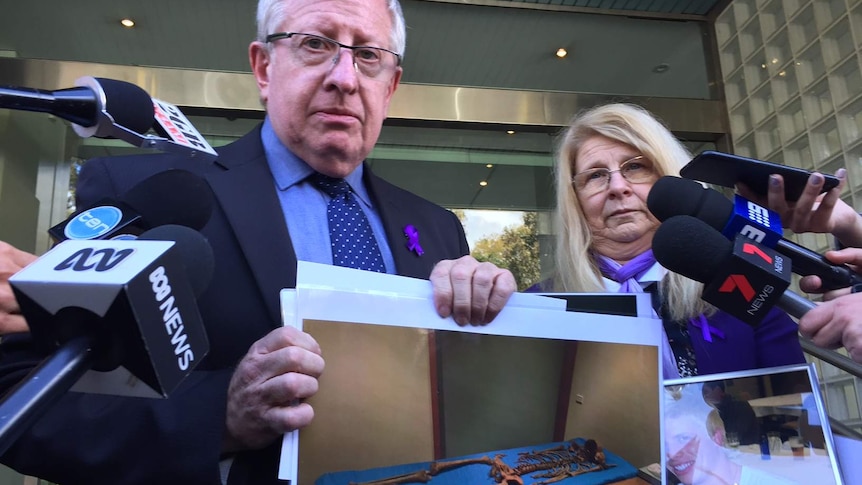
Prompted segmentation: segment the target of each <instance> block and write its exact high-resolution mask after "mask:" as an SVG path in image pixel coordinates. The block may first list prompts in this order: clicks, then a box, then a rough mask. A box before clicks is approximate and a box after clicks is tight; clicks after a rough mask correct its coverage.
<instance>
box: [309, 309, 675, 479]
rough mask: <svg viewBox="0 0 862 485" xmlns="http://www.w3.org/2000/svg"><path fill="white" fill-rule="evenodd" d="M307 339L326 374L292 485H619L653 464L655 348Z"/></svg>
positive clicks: (473, 339)
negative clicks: (582, 481)
mask: <svg viewBox="0 0 862 485" xmlns="http://www.w3.org/2000/svg"><path fill="white" fill-rule="evenodd" d="M304 328H305V329H306V331H307V332H309V333H310V334H311V335H312V336H313V337H314V338H315V339H316V340H317V341H318V342H320V344H321V346H322V347H324V348H326V349H327V368H326V370H325V373H324V375H323V376H322V377H321V379H320V390H319V392H318V394H317V395H315V396H314V397H313V398H312V399H311V400H310V403H311V404H312V406H313V407H314V409H315V422H314V424H313V425H312V426H309V427H308V428H307V429H304V430H303V431H302V432H301V433H300V436H299V460H298V465H299V483H300V484H306V483H308V484H312V483H314V484H316V485H335V484H341V485H346V484H348V483H353V484H356V485H359V484H362V485H396V484H408V483H430V484H432V485H447V484H449V485H454V484H459V485H460V484H464V483H471V484H472V483H487V484H488V485H493V484H507V485H530V484H546V483H547V484H550V483H563V484H577V483H578V481H577V480H578V478H579V477H582V476H584V475H595V476H597V477H600V476H601V475H600V474H605V476H606V477H607V478H606V480H607V481H603V480H602V479H600V480H599V481H596V480H592V481H590V482H588V483H616V482H617V481H619V480H624V479H626V478H630V477H634V476H635V475H636V473H637V469H636V467H635V466H634V464H637V465H638V466H640V465H643V464H645V463H651V462H657V461H658V460H659V457H660V440H659V430H658V424H659V413H658V397H659V396H658V391H659V387H660V386H659V385H658V382H659V380H658V375H659V374H658V353H657V348H656V347H653V346H639V345H624V344H610V343H602V342H579V341H568V340H559V339H538V338H526V337H512V336H496V335H477V334H470V333H462V332H447V331H431V330H427V329H419V328H401V327H391V326H379V325H356V324H351V323H341V322H325V321H305V322H304ZM599 363H601V365H598V364H599ZM598 368H601V369H602V372H596V369H598ZM632 402H635V403H638V405H637V406H632Z"/></svg>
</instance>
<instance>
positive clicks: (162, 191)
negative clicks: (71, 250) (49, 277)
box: [48, 169, 213, 242]
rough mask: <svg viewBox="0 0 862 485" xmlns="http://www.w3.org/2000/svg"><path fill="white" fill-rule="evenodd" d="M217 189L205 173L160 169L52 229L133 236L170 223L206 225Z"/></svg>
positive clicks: (61, 233) (64, 234)
mask: <svg viewBox="0 0 862 485" xmlns="http://www.w3.org/2000/svg"><path fill="white" fill-rule="evenodd" d="M212 206H213V193H212V189H211V188H210V186H209V184H207V183H206V181H205V180H203V179H202V178H201V177H198V176H197V175H195V174H193V173H191V172H189V171H186V170H180V169H172V170H166V171H164V172H159V173H156V174H155V175H152V176H150V177H149V178H146V179H144V180H142V181H141V182H138V184H137V185H135V186H134V187H132V188H131V189H129V190H128V191H127V192H126V193H125V194H123V195H121V196H120V197H119V200H112V199H103V200H101V201H99V202H98V203H96V204H95V205H93V206H92V207H88V208H86V209H83V210H80V211H78V212H76V213H75V214H73V215H71V216H69V217H68V218H67V219H66V220H65V221H63V222H61V223H59V224H57V225H56V226H54V227H52V228H51V229H49V230H48V233H49V234H50V235H51V237H52V238H53V239H54V241H56V242H60V241H65V240H67V239H112V238H118V237H126V238H130V239H133V238H134V237H135V236H137V235H138V234H140V233H142V232H144V231H146V230H148V229H151V228H154V227H157V226H162V225H166V224H172V225H181V226H187V227H190V228H192V229H196V230H200V229H202V228H203V227H204V226H205V225H206V223H207V221H209V218H210V214H211V213H212Z"/></svg>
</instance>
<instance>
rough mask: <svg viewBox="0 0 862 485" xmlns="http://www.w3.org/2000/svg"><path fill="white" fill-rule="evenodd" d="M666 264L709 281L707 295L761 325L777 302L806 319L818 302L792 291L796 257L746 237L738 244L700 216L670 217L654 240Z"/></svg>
mask: <svg viewBox="0 0 862 485" xmlns="http://www.w3.org/2000/svg"><path fill="white" fill-rule="evenodd" d="M652 250H653V255H654V256H655V258H656V261H658V262H659V263H661V265H662V266H664V267H665V268H667V269H669V270H670V271H673V272H675V273H679V274H681V275H683V276H685V277H687V278H691V279H693V280H695V281H699V282H701V283H703V284H704V289H703V293H702V295H701V298H703V300H704V301H707V302H709V303H711V304H712V305H714V306H716V307H717V308H720V309H722V310H724V311H725V312H727V313H729V314H730V315H733V316H734V317H736V318H738V319H740V320H742V321H744V322H746V323H748V324H749V325H755V326H756V325H757V324H759V323H760V322H761V321H762V320H763V318H764V317H765V316H766V314H767V313H768V312H769V310H770V309H771V308H772V307H773V306H776V305H777V306H778V307H779V308H781V309H782V310H784V311H786V312H787V313H789V314H790V315H792V316H794V317H797V318H800V317H802V315H804V314H805V313H806V312H808V310H810V309H812V308H814V303H812V302H811V301H809V300H807V299H805V298H803V297H802V296H800V295H798V294H796V293H794V292H792V291H790V290H787V288H788V286H789V285H790V268H791V261H790V260H789V259H788V258H787V257H784V256H782V255H781V254H779V253H778V252H776V251H774V250H772V249H771V248H768V247H766V246H763V245H762V244H759V243H757V242H755V241H752V240H750V239H748V238H747V237H745V236H742V235H737V236H736V238H735V239H734V241H733V242H730V241H728V240H727V239H726V238H725V237H724V236H722V234H721V233H719V232H718V231H716V230H715V229H713V228H712V227H710V226H709V225H708V224H706V223H705V222H703V221H701V220H700V219H697V218H694V217H691V216H686V215H681V216H673V217H670V218H668V219H667V220H666V221H664V222H663V223H662V224H661V225H660V226H659V228H658V229H657V230H656V233H655V235H654V236H653V242H652Z"/></svg>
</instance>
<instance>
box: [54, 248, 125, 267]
mask: <svg viewBox="0 0 862 485" xmlns="http://www.w3.org/2000/svg"><path fill="white" fill-rule="evenodd" d="M133 252H135V250H134V249H128V248H127V249H120V250H115V249H112V248H102V249H94V248H84V249H80V250H78V251H75V253H74V254H72V255H71V256H69V257H68V258H66V259H64V260H63V261H61V262H60V264H58V265H57V266H55V267H54V271H63V270H66V269H71V270H72V271H79V272H80V271H96V272H103V271H109V270H111V269H113V268H114V267H115V266H117V265H118V264H120V262H121V261H122V260H124V259H126V258H128V257H129V255H131V254H132V253H133Z"/></svg>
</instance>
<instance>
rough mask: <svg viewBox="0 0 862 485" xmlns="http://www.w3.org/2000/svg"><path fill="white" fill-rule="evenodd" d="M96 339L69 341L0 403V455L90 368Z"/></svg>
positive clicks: (83, 338) (82, 337) (87, 338)
mask: <svg viewBox="0 0 862 485" xmlns="http://www.w3.org/2000/svg"><path fill="white" fill-rule="evenodd" d="M95 343H96V338H95V337H91V336H86V335H84V336H80V337H75V338H72V339H70V340H68V341H67V342H66V343H64V344H63V345H61V346H60V347H59V348H58V349H57V350H56V351H55V352H54V353H53V354H51V355H50V356H49V357H48V358H47V359H45V360H43V361H42V363H41V364H39V365H38V366H36V367H35V368H34V369H33V370H32V371H30V373H29V374H27V376H25V377H24V378H23V379H22V380H21V382H19V383H18V384H16V385H15V387H13V388H12V389H11V390H10V391H9V392H8V393H7V394H6V397H4V398H3V401H2V402H0V455H2V454H4V453H6V450H8V449H9V447H10V446H12V444H13V443H14V442H15V441H16V440H17V439H18V438H19V437H20V436H21V435H22V434H23V433H24V431H26V430H27V429H28V428H29V427H30V426H31V425H32V424H33V423H34V422H36V420H37V419H39V417H41V416H42V414H43V413H44V412H45V411H47V410H48V408H50V407H51V406H52V405H53V404H54V403H56V402H57V400H58V399H59V398H61V397H62V396H63V395H64V394H65V393H66V391H68V390H69V388H71V387H72V386H73V385H74V384H75V383H76V382H78V379H80V378H81V376H83V375H84V374H85V373H87V371H88V370H90V368H91V367H92V366H93V362H94V360H95V354H94V352H93V346H94V345H95Z"/></svg>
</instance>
